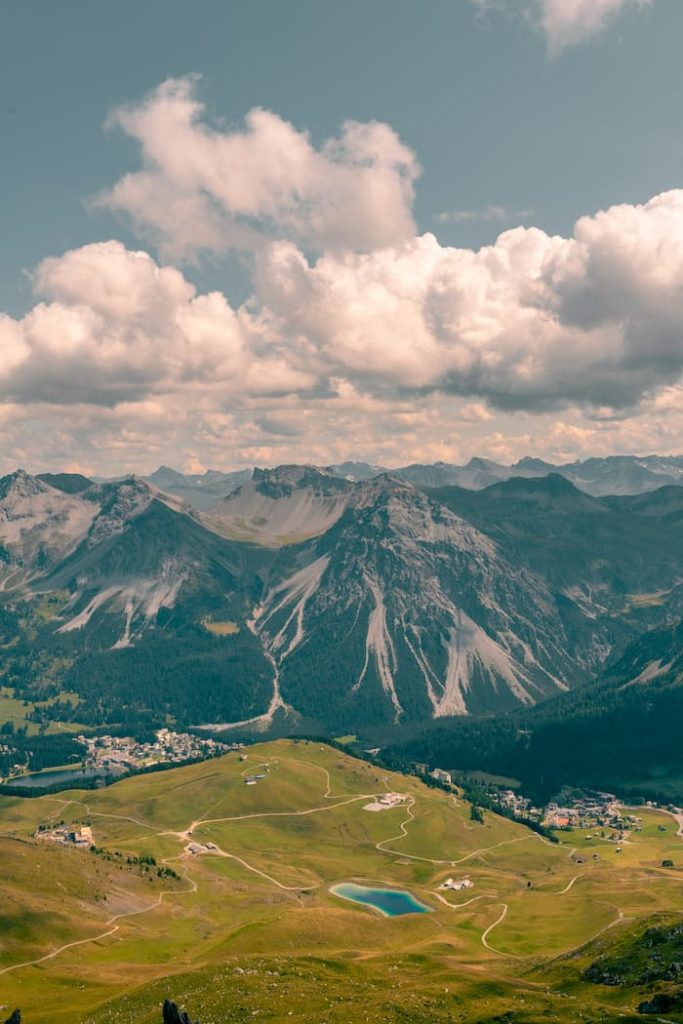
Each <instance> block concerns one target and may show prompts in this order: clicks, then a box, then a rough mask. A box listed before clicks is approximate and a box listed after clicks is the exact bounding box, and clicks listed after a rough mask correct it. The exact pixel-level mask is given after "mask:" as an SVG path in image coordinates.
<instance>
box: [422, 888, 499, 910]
mask: <svg viewBox="0 0 683 1024" xmlns="http://www.w3.org/2000/svg"><path fill="white" fill-rule="evenodd" d="M429 891H430V893H431V895H432V896H436V898H437V900H440V901H441V903H443V904H444V906H446V907H448V909H449V910H461V909H462V907H469V905H470V903H476V902H477V900H488V899H491V898H492V897H491V894H490V893H485V892H484V893H481V894H480V895H479V896H473V897H472V898H471V899H469V900H465V902H464V903H450V902H449V900H447V899H446V898H445V896H442V895H441V893H440V892H434V890H433V889H430V890H429Z"/></svg>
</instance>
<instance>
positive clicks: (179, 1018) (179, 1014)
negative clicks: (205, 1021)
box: [163, 999, 199, 1024]
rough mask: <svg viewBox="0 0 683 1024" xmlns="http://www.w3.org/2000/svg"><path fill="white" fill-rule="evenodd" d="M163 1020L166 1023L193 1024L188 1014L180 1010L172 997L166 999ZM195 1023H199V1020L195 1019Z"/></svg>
mask: <svg viewBox="0 0 683 1024" xmlns="http://www.w3.org/2000/svg"><path fill="white" fill-rule="evenodd" d="M163 1020H164V1024H193V1022H192V1021H191V1020H190V1018H189V1017H188V1015H187V1014H186V1013H184V1012H183V1010H179V1009H178V1007H177V1006H176V1004H175V1003H173V1002H171V1000H170V999H166V1000H165V1001H164V1007H163ZM194 1024H199V1021H195V1022H194Z"/></svg>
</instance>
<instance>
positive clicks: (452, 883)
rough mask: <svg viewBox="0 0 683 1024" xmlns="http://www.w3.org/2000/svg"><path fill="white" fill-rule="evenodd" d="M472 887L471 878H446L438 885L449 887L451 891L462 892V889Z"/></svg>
mask: <svg viewBox="0 0 683 1024" xmlns="http://www.w3.org/2000/svg"><path fill="white" fill-rule="evenodd" d="M473 888H474V882H473V881H472V879H471V878H447V879H446V880H445V881H444V882H442V883H441V885H440V886H439V889H450V890H451V892H462V891H463V889H473Z"/></svg>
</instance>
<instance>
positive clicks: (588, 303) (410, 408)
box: [0, 190, 683, 465]
mask: <svg viewBox="0 0 683 1024" xmlns="http://www.w3.org/2000/svg"><path fill="white" fill-rule="evenodd" d="M34 281H35V288H36V290H37V292H38V294H39V296H40V299H41V301H39V302H38V303H37V304H36V305H35V306H34V307H33V309H31V310H30V311H29V312H28V313H27V314H26V315H25V316H24V317H23V318H21V319H13V318H11V317H8V316H5V317H1V318H0V352H1V353H2V357H1V359H0V402H3V403H4V405H2V406H0V408H1V409H4V410H7V409H11V410H12V415H11V416H7V417H2V416H0V428H2V426H3V424H5V423H10V424H11V421H12V418H14V420H17V419H21V416H20V415H18V413H17V410H18V409H19V410H21V409H31V410H32V412H31V416H32V417H33V419H34V420H35V419H36V409H41V410H42V411H41V412H40V414H39V415H40V416H48V417H59V416H61V418H62V423H61V427H60V431H61V433H60V434H57V435H55V436H57V437H59V436H61V437H62V440H63V441H64V437H66V436H71V433H72V432H74V431H76V432H79V431H80V433H79V436H80V437H81V438H83V437H85V436H86V434H87V431H88V430H91V429H93V428H92V423H93V422H96V423H97V424H99V426H98V428H97V432H96V438H95V440H94V441H93V442H92V443H93V444H94V445H95V446H97V444H100V445H106V451H108V452H109V453H110V455H111V452H112V451H114V452H116V451H119V450H123V449H126V448H128V449H129V450H130V448H131V446H133V445H134V444H136V443H138V439H139V437H140V436H145V435H146V436H147V437H148V441H147V442H146V443H147V447H148V448H150V447H151V448H152V449H153V448H154V445H155V444H158V443H160V442H159V440H158V439H159V435H164V434H166V435H167V437H168V438H170V437H171V436H172V434H173V431H175V432H176V436H182V437H184V438H189V437H193V438H194V439H195V440H194V441H193V445H194V446H195V447H193V450H192V453H191V454H192V457H195V456H196V445H197V444H199V445H203V446H204V447H205V448H206V449H207V450H214V449H215V448H216V446H218V445H219V444H223V445H225V446H228V447H230V449H231V451H233V452H235V451H240V452H242V453H243V456H244V458H249V457H250V454H253V453H254V452H255V453H258V454H259V455H260V456H261V458H265V456H264V453H265V452H266V451H270V452H271V454H272V455H273V456H274V457H277V454H278V453H282V454H283V457H284V458H285V459H286V458H292V457H293V454H294V450H296V451H299V453H300V454H299V457H304V458H306V457H308V459H309V461H310V460H311V459H314V458H316V457H318V455H316V453H318V454H319V457H320V458H321V460H322V461H323V462H330V461H333V460H334V457H335V455H334V452H337V454H338V456H339V457H340V458H343V457H346V456H348V455H349V454H353V453H354V445H355V444H358V443H361V444H363V445H364V446H367V443H368V442H367V436H368V435H372V442H371V443H372V445H373V446H374V454H373V458H374V460H375V461H381V460H382V459H384V461H385V462H386V461H389V462H390V455H391V452H393V451H395V450H396V446H398V445H400V446H402V450H406V451H407V450H408V449H410V450H411V457H418V458H419V457H421V458H427V457H428V456H427V453H428V452H433V453H434V456H435V457H437V458H447V457H448V454H447V453H448V452H450V453H451V457H453V452H454V450H455V449H457V446H458V443H459V442H456V441H455V440H454V437H459V436H462V435H463V433H465V434H467V433H468V432H469V433H472V432H474V434H476V436H477V437H480V438H483V437H484V436H489V438H493V436H494V434H495V433H496V432H497V427H498V426H499V424H500V422H501V418H502V419H504V418H505V417H507V416H509V415H510V414H515V415H517V416H522V417H523V416H525V415H527V414H533V417H535V418H536V420H537V421H538V422H540V421H541V419H542V418H547V417H551V418H552V417H557V416H559V417H560V420H557V421H556V420H553V423H555V422H561V423H564V424H565V426H566V425H567V424H568V423H569V421H570V420H572V417H573V418H574V420H575V421H576V422H573V423H571V424H570V425H571V427H572V430H571V431H569V432H567V431H565V433H564V434H563V435H562V436H563V438H564V440H563V442H562V443H563V444H564V445H565V446H568V445H569V443H570V441H571V444H573V446H574V449H575V450H576V449H577V448H578V447H579V445H580V444H583V443H584V441H585V442H586V443H588V442H587V439H591V440H592V442H593V443H594V444H595V445H596V447H597V446H598V444H599V442H600V439H601V438H611V439H612V440H614V439H615V438H616V437H617V436H620V437H622V438H625V437H627V436H629V437H631V438H633V439H634V440H635V439H637V438H638V437H644V436H654V435H653V434H652V433H651V434H650V435H646V433H645V432H644V431H643V428H642V423H643V422H645V420H644V419H643V417H645V418H647V420H648V422H649V421H653V422H654V421H655V420H656V421H657V422H659V423H660V426H661V431H662V432H661V433H660V434H659V435H658V436H659V437H660V444H666V445H671V444H673V443H674V440H673V439H675V437H676V433H675V429H673V428H672V427H671V424H673V423H674V419H672V417H674V416H675V406H676V402H677V399H678V397H679V396H680V386H681V377H682V374H683V190H681V191H672V192H667V193H664V194H662V195H659V196H656V197H655V198H653V199H652V200H650V201H649V202H648V203H645V204H642V205H620V206H614V207H612V208H610V209H608V210H605V211H601V212H599V213H597V214H595V215H594V216H591V217H583V218H581V219H580V220H579V221H578V223H577V225H576V228H575V231H574V233H573V235H572V236H571V237H569V238H562V237H558V236H550V235H548V234H546V233H545V232H543V231H541V230H539V229H538V228H523V227H518V228H515V229H513V230H510V231H505V232H503V233H502V234H501V235H500V236H499V237H498V239H497V240H496V242H495V244H493V245H489V246H485V247H483V248H482V249H480V250H477V251H475V250H471V249H464V248H455V247H452V246H443V245H441V244H440V243H439V242H438V240H437V239H436V238H435V237H434V236H433V235H430V234H427V235H423V236H420V237H416V236H413V237H412V238H409V239H407V240H404V241H401V242H399V243H397V244H394V245H391V246H385V247H383V248H379V249H375V250H372V251H371V252H367V253H353V252H341V253H335V252H327V253H325V254H322V255H320V256H318V257H317V258H312V257H311V256H310V255H306V254H305V253H304V252H303V251H302V250H301V249H300V248H299V247H298V246H297V245H296V244H295V243H294V242H291V241H277V242H272V243H270V244H269V245H268V246H266V247H265V248H264V249H263V250H262V252H261V253H260V255H259V257H258V258H257V260H256V264H255V275H254V291H253V294H252V295H251V296H250V297H249V298H248V300H247V301H246V302H245V303H244V304H243V305H242V306H240V307H239V308H233V306H232V305H231V304H230V302H229V301H228V299H227V298H226V296H225V295H224V294H223V293H221V292H218V291H214V292H209V293H204V294H202V293H198V292H197V290H196V288H195V286H194V285H192V284H191V283H190V282H189V281H188V280H187V279H186V277H185V276H184V275H183V274H182V273H181V272H180V271H179V270H177V269H175V268H173V267H170V266H162V265H159V264H158V263H157V262H156V261H155V260H154V259H152V257H151V256H150V255H149V254H147V253H145V252H141V251H131V250H129V249H126V248H125V247H124V246H123V245H122V244H121V243H120V242H116V241H110V242H104V243H97V244H92V245H86V246H83V247H82V248H80V249H75V250H72V251H70V252H67V253H65V254H64V255H63V256H60V257H54V258H50V259H47V260H45V261H43V263H41V264H40V265H39V267H38V268H37V270H36V272H35V275H34ZM638 417H640V426H639V427H638V428H635V429H631V432H630V434H629V433H628V431H627V426H626V421H627V420H628V421H629V422H630V423H631V424H633V423H635V422H638ZM448 422H450V423H451V424H452V426H451V431H452V436H451V438H450V439H445V440H444V437H443V431H444V429H445V428H444V424H446V423H448ZM675 422H676V425H677V423H678V421H677V420H676V421H675ZM79 423H83V424H87V425H88V426H87V427H86V426H84V427H83V428H82V429H81V428H80V427H79ZM667 423H668V424H669V426H668V427H666V424H667ZM133 424H136V425H137V426H136V427H135V428H133V426H132V425H133ZM453 424H455V426H453ZM8 429H9V428H8ZM515 429H517V428H515ZM558 429H559V428H558ZM563 429H564V428H563ZM658 429H659V428H658ZM567 430H568V428H567ZM486 431H490V432H491V433H490V434H489V435H486V433H485V432H486ZM581 431H584V433H581ZM667 431H669V433H667ZM618 432H621V433H618ZM364 436H365V438H366V440H365V441H363V440H362V438H363V437H364ZM527 436H529V435H528V433H525V434H518V435H517V437H518V442H517V443H519V444H521V443H522V440H521V439H522V437H527ZM550 437H551V434H550V433H549V432H546V437H545V443H546V444H548V443H549V438H550ZM149 438H152V440H149ZM154 438H156V440H154ZM359 439H361V440H359ZM15 443H17V442H16V441H15ZM183 443H187V442H183ZM510 443H511V444H513V442H512V441H511V442H510ZM64 444H66V441H64ZM89 444H90V442H89ZM487 444H488V446H489V451H490V450H491V446H492V445H493V447H494V449H495V450H496V451H498V449H500V448H501V445H502V442H500V441H496V440H495V438H494V439H493V440H489V442H487ZM307 446H308V447H309V448H310V452H309V454H308V456H306V455H305V451H306V447H307ZM420 446H421V447H422V449H423V454H422V455H421V456H420V455H419V452H418V451H417V450H416V449H417V448H418V447H420ZM483 447H485V446H484V443H483V441H482V448H483ZM342 448H343V449H344V450H343V451H342V450H341V449H342ZM98 452H99V454H100V456H101V457H104V452H105V448H103V447H100V448H99V449H98ZM326 452H327V454H325V453H326ZM357 453H358V449H356V454H357ZM71 454H72V455H73V458H74V459H76V460H77V459H78V458H81V457H82V452H81V453H79V452H73V453H71ZM205 461H206V460H205ZM231 461H232V460H231ZM395 461H400V458H399V459H395ZM219 464H223V465H225V459H223V460H221V461H220V462H219ZM390 464H391V463H390Z"/></svg>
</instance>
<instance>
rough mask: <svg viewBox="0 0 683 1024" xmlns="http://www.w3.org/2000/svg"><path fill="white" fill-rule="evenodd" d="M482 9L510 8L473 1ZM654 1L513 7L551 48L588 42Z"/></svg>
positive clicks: (536, 1)
mask: <svg viewBox="0 0 683 1024" xmlns="http://www.w3.org/2000/svg"><path fill="white" fill-rule="evenodd" d="M471 2H472V3H473V4H474V6H475V7H476V8H477V9H478V10H479V11H503V10H505V11H508V10H509V5H508V4H506V3H504V2H503V0H471ZM653 2H654V0H513V8H514V9H515V10H516V11H517V12H521V13H522V14H523V15H524V16H525V17H526V18H527V20H528V21H529V22H530V23H531V24H532V25H534V26H536V27H537V28H538V29H540V30H541V31H542V32H543V33H544V35H545V38H546V42H547V46H548V51H549V52H550V53H551V54H557V53H559V52H560V51H561V50H563V49H564V48H565V47H568V46H575V45H576V44H578V43H583V42H586V40H588V39H590V38H591V37H592V36H595V35H597V34H598V33H600V32H602V31H604V30H605V29H606V28H607V27H609V26H610V25H611V24H612V23H613V22H615V21H616V19H617V17H618V15H619V14H620V13H623V12H625V11H626V10H628V9H631V10H638V9H640V8H644V7H648V6H650V5H651V4H652V3H653Z"/></svg>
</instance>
